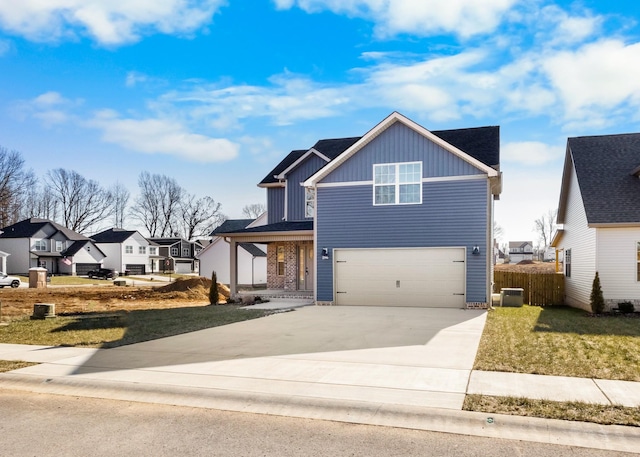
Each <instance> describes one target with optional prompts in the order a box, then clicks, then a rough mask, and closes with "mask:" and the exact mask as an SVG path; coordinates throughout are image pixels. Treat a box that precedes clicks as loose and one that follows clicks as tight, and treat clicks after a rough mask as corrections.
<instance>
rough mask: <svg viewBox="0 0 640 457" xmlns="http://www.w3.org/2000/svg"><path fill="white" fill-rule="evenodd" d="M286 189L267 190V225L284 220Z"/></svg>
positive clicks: (270, 188) (271, 188) (274, 188)
mask: <svg viewBox="0 0 640 457" xmlns="http://www.w3.org/2000/svg"><path fill="white" fill-rule="evenodd" d="M284 190H285V189H284V187H269V188H267V223H268V224H275V223H276V222H282V219H284Z"/></svg>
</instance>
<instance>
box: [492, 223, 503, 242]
mask: <svg viewBox="0 0 640 457" xmlns="http://www.w3.org/2000/svg"><path fill="white" fill-rule="evenodd" d="M503 235H504V230H503V228H502V226H501V225H499V224H498V223H497V222H496V221H493V239H494V240H500V239H502V236H503Z"/></svg>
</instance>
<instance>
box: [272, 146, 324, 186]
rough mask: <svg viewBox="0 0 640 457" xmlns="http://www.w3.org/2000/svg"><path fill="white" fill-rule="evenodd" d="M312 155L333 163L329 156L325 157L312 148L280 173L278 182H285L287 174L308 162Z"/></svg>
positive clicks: (277, 177)
mask: <svg viewBox="0 0 640 457" xmlns="http://www.w3.org/2000/svg"><path fill="white" fill-rule="evenodd" d="M311 154H315V155H317V156H318V157H320V158H321V159H322V160H324V161H325V162H331V159H329V158H328V157H327V156H325V155H324V154H322V153H321V152H320V151H318V150H317V149H314V148H311V149H309V150H308V151H307V152H305V153H304V154H302V155H301V156H300V158H299V159H298V160H296V161H295V162H293V163H292V164H291V165H289V166H288V167H287V168H285V169H284V170H283V171H282V173H280V174H279V175H275V178H276V179H278V180H283V179H285V178H286V176H287V174H289V172H290V171H291V170H294V169H295V168H296V167H297V166H298V165H300V164H301V163H302V162H304V161H305V160H307V157H309V156H310V155H311Z"/></svg>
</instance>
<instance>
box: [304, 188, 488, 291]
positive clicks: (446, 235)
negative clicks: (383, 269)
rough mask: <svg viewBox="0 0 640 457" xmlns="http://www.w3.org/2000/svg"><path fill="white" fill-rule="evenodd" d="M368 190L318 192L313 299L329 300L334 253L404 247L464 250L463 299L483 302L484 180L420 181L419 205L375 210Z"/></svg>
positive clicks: (485, 209)
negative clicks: (476, 249) (477, 252)
mask: <svg viewBox="0 0 640 457" xmlns="http://www.w3.org/2000/svg"><path fill="white" fill-rule="evenodd" d="M372 187H373V186H372V184H371V183H363V184H361V185H348V186H336V187H333V186H330V187H319V188H318V189H317V208H316V211H317V220H316V228H317V234H316V236H317V239H316V243H317V245H316V252H317V256H318V257H317V258H318V262H317V265H318V267H317V286H316V287H317V291H316V292H317V300H318V301H333V300H334V290H333V255H332V251H333V249H335V248H406V247H466V248H467V258H466V265H467V269H466V301H467V302H487V301H488V297H487V294H488V293H490V292H488V291H487V282H488V278H487V274H488V268H487V262H488V259H487V254H488V253H489V249H488V246H487V226H488V223H487V222H488V221H487V217H488V214H489V212H488V209H487V202H488V195H489V192H490V190H489V182H488V180H487V179H477V178H476V179H473V178H472V179H467V180H451V181H432V182H424V183H423V184H422V201H423V203H422V204H420V205H388V206H374V205H373V189H372ZM475 245H477V246H479V247H480V255H472V254H471V252H472V248H473V246H475ZM323 248H327V249H328V251H329V259H326V260H323V259H322V258H321V253H322V249H323Z"/></svg>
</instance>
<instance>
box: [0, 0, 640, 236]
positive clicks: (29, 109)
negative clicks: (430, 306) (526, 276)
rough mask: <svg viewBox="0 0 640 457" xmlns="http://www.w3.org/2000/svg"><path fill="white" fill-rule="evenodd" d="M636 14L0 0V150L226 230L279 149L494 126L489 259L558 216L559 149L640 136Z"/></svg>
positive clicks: (499, 7) (503, 5) (542, 3)
mask: <svg viewBox="0 0 640 457" xmlns="http://www.w3.org/2000/svg"><path fill="white" fill-rule="evenodd" d="M639 13H640V3H638V2H636V1H608V2H604V1H595V0H583V1H577V2H569V1H555V2H554V1H546V0H539V1H537V0H522V1H518V0H447V1H443V0H254V1H252V2H247V1H239V0H236V1H234V0H228V1H223V0H117V1H116V0H48V1H47V2H42V1H39V0H21V1H20V2H14V1H11V0H0V145H1V146H4V147H6V148H9V149H15V150H18V151H20V152H21V153H22V154H23V157H24V158H25V159H26V162H27V167H28V168H32V169H33V170H34V172H35V173H36V174H37V175H38V176H43V175H44V174H45V173H46V172H47V171H48V170H51V169H54V168H60V167H62V168H67V169H73V170H76V171H78V172H79V173H81V174H82V175H84V176H85V177H87V178H90V179H95V180H97V181H98V182H100V183H101V184H102V185H103V186H105V187H109V186H111V185H112V184H115V183H116V182H119V183H121V184H124V185H125V186H126V187H127V188H128V189H129V190H130V192H131V193H132V197H134V196H135V194H136V192H137V178H138V175H139V174H140V172H141V171H149V172H151V173H160V174H165V175H168V176H171V177H174V178H175V179H176V180H177V181H178V183H179V184H180V185H181V186H183V187H184V188H185V189H187V190H188V191H189V192H191V193H194V194H196V195H198V196H204V195H208V196H211V197H212V198H214V199H215V200H216V201H219V202H221V203H222V210H223V212H224V213H225V214H227V215H229V216H230V217H239V216H241V208H242V207H243V206H244V205H246V204H250V203H257V202H264V201H265V198H266V197H265V193H264V190H261V189H259V188H257V187H256V184H257V183H258V182H259V181H260V180H261V179H262V178H263V177H264V176H265V175H266V173H267V172H268V171H270V169H271V168H272V167H273V166H274V165H275V164H276V163H277V162H278V161H279V160H280V159H281V158H282V157H284V156H285V155H286V154H287V153H288V152H289V151H290V150H292V149H302V148H306V147H310V146H312V145H313V144H314V143H315V141H316V140H318V139H320V138H336V137H344V136H359V135H363V134H364V133H366V132H367V131H368V130H369V129H370V128H372V127H373V126H374V125H375V124H377V123H378V122H379V121H380V120H382V119H383V118H384V117H386V116H387V115H388V114H389V113H391V112H392V111H399V112H400V113H402V114H404V115H405V116H407V117H409V118H411V119H412V120H414V121H416V122H418V123H419V124H421V125H423V126H424V127H426V128H427V129H430V130H440V129H449V128H464V127H477V126H484V125H499V126H500V127H501V148H502V152H501V154H502V160H501V162H502V163H501V166H502V171H503V173H504V185H503V194H502V196H501V200H500V201H499V202H497V204H496V221H497V223H498V224H499V225H501V226H502V227H503V229H504V236H503V241H505V242H506V241H508V240H533V241H535V240H536V235H535V233H534V231H533V226H534V220H535V219H536V218H538V217H539V216H541V215H542V214H544V213H546V212H547V211H548V210H549V209H554V208H555V207H556V206H557V202H558V197H559V189H560V178H561V174H562V163H563V158H564V150H565V145H566V139H567V137H570V136H580V135H599V134H608V133H627V132H638V131H640V26H639V25H638V20H639V19H640V14H639Z"/></svg>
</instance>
